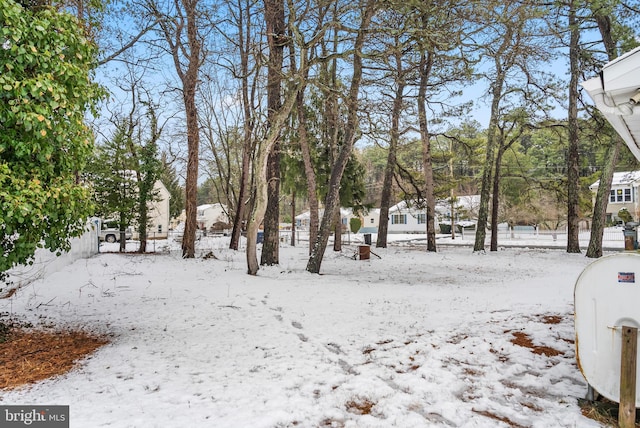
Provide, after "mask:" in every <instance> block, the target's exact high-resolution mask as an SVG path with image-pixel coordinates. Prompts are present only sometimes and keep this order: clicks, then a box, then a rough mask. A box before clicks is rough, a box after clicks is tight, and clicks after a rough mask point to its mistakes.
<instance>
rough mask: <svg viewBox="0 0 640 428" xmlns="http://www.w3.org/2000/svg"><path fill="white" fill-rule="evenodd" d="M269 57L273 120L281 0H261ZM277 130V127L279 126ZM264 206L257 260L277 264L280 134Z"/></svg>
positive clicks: (283, 40)
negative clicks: (260, 249) (262, 231)
mask: <svg viewBox="0 0 640 428" xmlns="http://www.w3.org/2000/svg"><path fill="white" fill-rule="evenodd" d="M264 9H265V20H266V26H267V42H268V44H269V60H268V62H267V65H268V72H267V110H268V112H267V121H268V126H269V127H272V123H271V122H272V121H273V119H274V117H275V116H276V115H277V114H278V112H279V111H280V109H281V108H282V100H281V98H280V91H281V86H282V63H283V55H284V47H285V46H286V44H287V41H288V39H287V37H286V34H285V31H286V26H285V19H284V0H264ZM278 131H279V130H278ZM267 180H268V181H267V189H268V192H267V207H266V212H265V217H264V242H263V244H262V256H261V260H260V263H261V264H263V265H276V264H278V263H279V249H280V240H279V237H280V236H279V235H280V230H279V229H280V228H279V225H280V138H279V134H278V135H277V137H276V140H275V142H274V145H273V149H272V150H271V151H270V153H269V157H268V160H267Z"/></svg>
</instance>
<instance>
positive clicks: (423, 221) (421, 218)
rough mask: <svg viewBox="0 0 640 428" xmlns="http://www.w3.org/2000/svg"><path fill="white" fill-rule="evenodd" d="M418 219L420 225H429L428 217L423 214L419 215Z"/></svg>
mask: <svg viewBox="0 0 640 428" xmlns="http://www.w3.org/2000/svg"><path fill="white" fill-rule="evenodd" d="M417 218H418V224H427V215H426V214H424V213H422V214H418V216H417Z"/></svg>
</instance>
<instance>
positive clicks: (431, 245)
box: [418, 52, 453, 252]
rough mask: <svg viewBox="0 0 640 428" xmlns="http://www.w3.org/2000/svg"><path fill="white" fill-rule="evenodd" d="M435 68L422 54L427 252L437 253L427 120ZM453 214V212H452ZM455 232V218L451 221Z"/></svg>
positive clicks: (420, 103)
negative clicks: (427, 108) (428, 88)
mask: <svg viewBox="0 0 640 428" xmlns="http://www.w3.org/2000/svg"><path fill="white" fill-rule="evenodd" d="M432 67H433V54H431V53H426V52H424V53H422V55H421V57H420V87H419V88H418V123H419V125H420V139H421V140H422V169H423V173H424V184H425V198H426V200H427V224H426V228H427V230H426V233H427V251H431V252H435V251H436V223H435V217H436V215H435V212H436V198H435V194H434V193H435V184H434V181H433V163H432V162H431V138H430V135H429V122H428V120H427V110H426V103H427V86H428V84H429V76H430V74H431V69H432ZM452 214H453V211H452ZM451 230H452V231H453V218H452V219H451Z"/></svg>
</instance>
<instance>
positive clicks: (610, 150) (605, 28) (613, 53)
mask: <svg viewBox="0 0 640 428" xmlns="http://www.w3.org/2000/svg"><path fill="white" fill-rule="evenodd" d="M595 18H596V22H597V23H598V29H599V30H600V35H601V36H602V41H603V43H604V46H605V49H606V51H607V56H608V58H609V61H612V60H613V59H615V58H616V57H617V56H618V52H617V51H618V50H617V48H616V43H615V41H614V40H613V36H612V34H611V19H610V18H609V16H605V15H602V14H600V13H599V11H595ZM621 145H622V139H621V138H620V137H619V136H616V137H614V140H613V141H612V142H611V144H610V145H609V146H607V150H606V152H605V155H604V159H603V163H604V166H603V169H602V174H601V176H600V183H599V185H598V192H597V194H596V203H595V204H594V206H593V218H592V221H591V236H590V237H589V246H588V247H587V254H586V256H587V257H589V258H598V257H602V238H603V235H604V228H605V223H606V217H607V205H608V203H609V193H610V192H611V183H612V182H613V173H614V172H615V167H616V162H617V160H618V155H619V153H620V147H621Z"/></svg>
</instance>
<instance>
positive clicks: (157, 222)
mask: <svg viewBox="0 0 640 428" xmlns="http://www.w3.org/2000/svg"><path fill="white" fill-rule="evenodd" d="M153 191H154V193H155V194H156V199H157V200H155V201H153V202H149V219H148V221H147V238H149V239H164V238H166V237H167V234H168V231H169V222H170V214H169V212H170V210H169V201H170V200H171V194H170V193H169V190H167V188H166V186H165V185H164V183H162V181H160V180H156V182H155V183H154V184H153ZM133 228H134V233H133V239H138V237H139V235H138V231H137V226H135V225H134V227H133Z"/></svg>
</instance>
